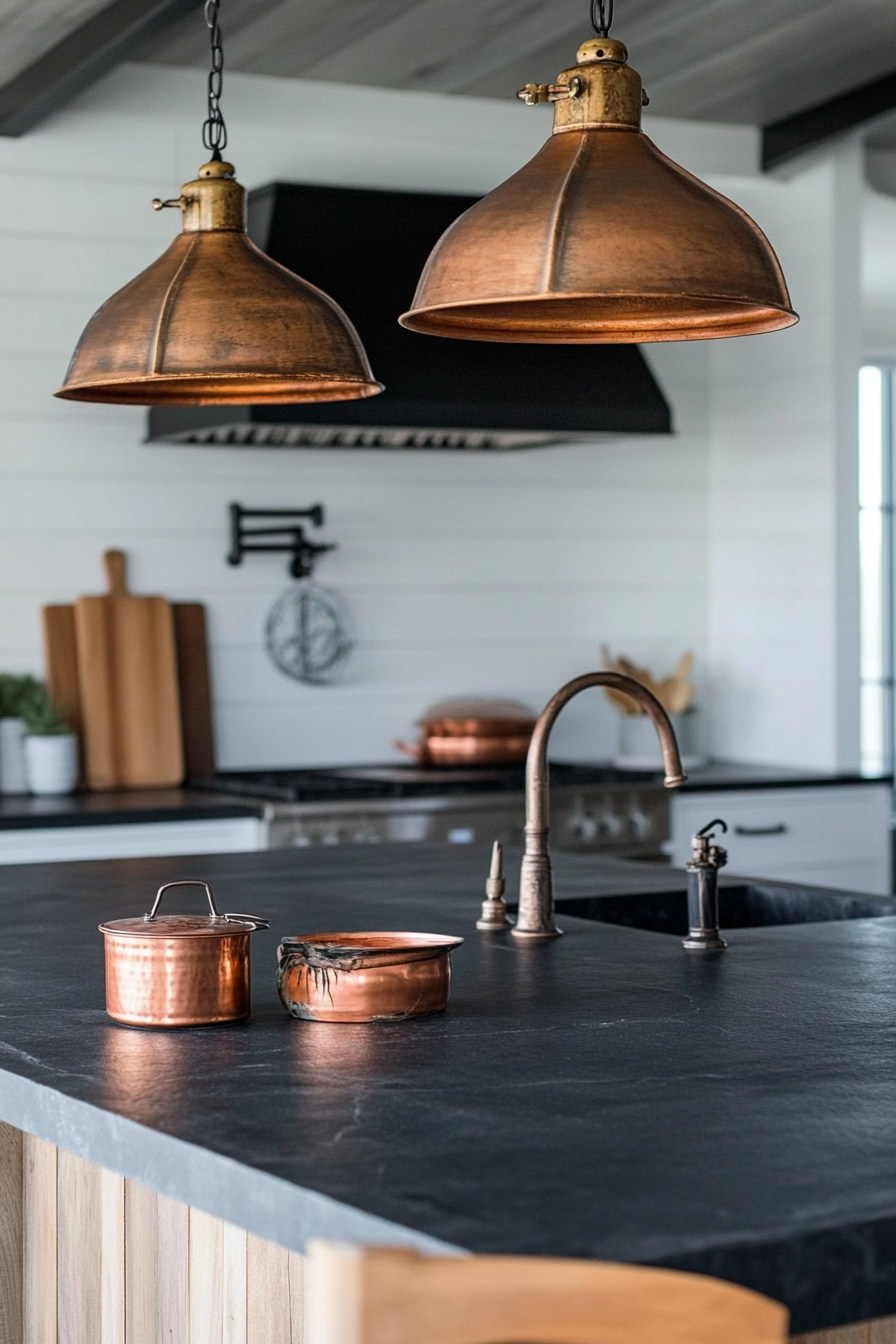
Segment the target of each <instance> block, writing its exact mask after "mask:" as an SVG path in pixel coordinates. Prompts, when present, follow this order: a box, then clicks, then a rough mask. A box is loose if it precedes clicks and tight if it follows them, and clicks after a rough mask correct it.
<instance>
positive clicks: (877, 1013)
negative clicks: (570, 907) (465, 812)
mask: <svg viewBox="0 0 896 1344" xmlns="http://www.w3.org/2000/svg"><path fill="white" fill-rule="evenodd" d="M515 867H516V864H515V860H514V858H513V857H511V860H510V863H509V868H508V875H509V878H510V882H509V886H510V895H511V896H512V892H513V888H514V885H515ZM486 871H487V853H486V851H485V850H484V849H480V848H479V847H473V846H462V847H449V848H435V847H433V848H429V847H425V846H421V847H418V846H403V845H396V846H377V847H370V848H365V847H361V846H359V847H357V848H354V849H341V850H331V851H328V850H325V849H318V850H306V851H303V852H288V851H273V852H262V853H251V854H236V855H234V854H231V855H221V856H214V857H208V858H206V857H190V858H186V859H180V860H178V859H169V858H159V859H140V860H127V861H112V862H106V863H80V864H58V865H45V866H44V865H27V866H22V867H16V868H13V867H8V868H6V869H4V870H3V872H2V874H0V879H2V897H0V918H2V938H0V1015H2V1020H0V1119H2V1120H3V1121H5V1122H6V1123H7V1124H8V1125H10V1126H14V1127H16V1129H17V1130H21V1131H24V1132H25V1133H27V1134H30V1135H35V1136H37V1137H38V1138H39V1139H42V1140H45V1141H47V1142H48V1143H51V1144H54V1145H58V1147H59V1149H60V1150H64V1151H65V1152H68V1153H73V1154H76V1155H77V1156H78V1157H80V1158H83V1159H86V1160H87V1161H88V1162H89V1163H94V1164H96V1165H97V1166H99V1167H102V1168H105V1169H107V1170H109V1171H113V1172H119V1173H121V1174H123V1175H124V1176H126V1177H128V1178H129V1179H130V1180H133V1181H136V1182H140V1183H142V1185H144V1186H146V1187H150V1188H151V1189H153V1190H157V1191H160V1192H161V1193H162V1194H164V1195H167V1196H170V1197H171V1198H173V1199H174V1200H178V1201H182V1202H183V1203H184V1204H185V1205H190V1206H193V1207H194V1208H197V1209H200V1210H205V1211H207V1212H208V1213H210V1214H213V1215H215V1216H217V1217H219V1218H221V1219H225V1220H227V1221H228V1222H229V1223H232V1224H236V1225H238V1226H239V1227H242V1228H247V1229H248V1230H249V1231H250V1232H251V1233H254V1234H256V1235H257V1236H259V1237H263V1238H267V1239H269V1240H270V1241H272V1242H276V1243H278V1244H280V1245H282V1246H286V1247H291V1248H292V1249H293V1250H296V1251H301V1249H302V1248H303V1247H304V1244H305V1240H306V1238H307V1237H308V1236H309V1235H324V1236H336V1237H342V1238H346V1239H355V1240H376V1241H387V1242H388V1241H391V1242H404V1243H411V1244H416V1245H419V1246H420V1247H422V1248H424V1249H427V1248H428V1249H437V1248H438V1247H440V1246H441V1247H452V1248H459V1249H464V1250H472V1251H480V1252H486V1251H488V1252H507V1253H527V1254H545V1255H572V1256H588V1257H595V1258H601V1259H616V1260H623V1261H631V1262H641V1263H650V1264H656V1265H666V1266H671V1267H678V1268H685V1269H692V1270H697V1271H700V1272H704V1273H709V1274H716V1275H719V1276H721V1277H724V1278H727V1279H731V1280H733V1281H736V1282H739V1283H742V1284H745V1285H748V1286H751V1287H754V1288H757V1289H759V1290H761V1291H763V1292H766V1293H769V1294H770V1295H772V1296H773V1297H776V1298H779V1299H780V1300H782V1301H784V1302H785V1303H786V1304H787V1305H788V1306H789V1307H790V1309H791V1311H792V1313H793V1328H794V1330H796V1331H805V1330H816V1329H822V1328H826V1327H832V1326H835V1325H839V1324H843V1323H847V1322H851V1321H858V1320H866V1319H869V1318H873V1317H880V1316H884V1315H888V1314H892V1313H896V918H894V917H892V916H888V917H879V918H861V919H847V920H838V921H836V922H824V923H803V924H797V925H784V926H778V927H765V928H742V929H737V930H735V931H734V932H732V933H731V934H730V935H729V942H730V948H729V950H728V951H727V952H726V953H724V954H721V955H715V956H712V955H710V956H700V955H689V954H686V953H685V952H684V951H683V950H682V949H681V946H680V944H679V942H678V940H677V939H676V938H674V937H671V936H669V935H666V934H662V933H656V932H648V931H645V930H643V929H636V928H626V927H619V926H616V925H612V924H605V923H596V922H593V921H590V920H585V919H580V918H575V917H572V916H570V915H569V914H565V915H564V916H563V918H562V919H561V921H560V922H561V925H562V926H563V927H564V929H565V934H564V936H563V937H562V938H560V939H556V940H554V941H552V942H549V943H546V944H539V945H528V944H522V945H520V944H518V943H517V942H516V941H515V940H513V939H512V938H511V937H510V936H509V935H495V934H491V935H488V934H480V933H477V931H476V929H475V927H474V922H475V919H476V916H477V914H478V909H479V905H480V902H481V900H482V890H483V884H484V878H485V875H486ZM555 872H556V889H557V896H558V900H559V902H560V905H561V909H562V904H563V901H564V899H567V900H572V899H575V898H581V897H583V896H589V895H601V894H604V895H614V894H617V895H618V894H624V893H625V892H630V893H643V892H648V891H658V892H662V891H667V892H674V891H681V890H682V889H683V877H682V874H680V873H675V872H673V871H671V870H663V869H659V868H652V867H648V866H644V867H638V866H635V865H630V864H623V863H618V862H613V861H609V860H601V859H599V858H594V857H590V856H577V855H570V854H558V855H555ZM184 876H201V877H204V878H208V879H209V880H210V881H211V882H212V884H213V886H214V888H215V892H216V895H217V896H218V898H219V906H220V908H222V909H238V910H250V911H253V912H256V913H258V914H261V915H265V916H266V917H268V918H269V919H270V920H271V924H272V928H271V931H270V932H269V933H259V934H257V935H255V936H254V937H253V1013H252V1017H251V1018H250V1019H249V1020H248V1021H247V1022H246V1023H244V1024H240V1025H236V1026H230V1027H223V1028H213V1029H203V1030H188V1031H167V1032H147V1031H134V1030H129V1029H127V1028H123V1027H119V1026H116V1025H114V1024H113V1023H112V1022H110V1021H109V1020H108V1019H107V1018H106V1016H105V1013H104V1011H103V957H102V940H101V937H100V935H99V934H98V932H97V930H96V926H97V924H98V923H99V922H100V921H101V920H103V919H107V918H116V917H119V916H125V915H132V914H140V913H142V912H143V911H144V910H146V909H147V908H148V906H149V904H150V902H151V899H152V896H153V894H154V892H155V889H156V887H157V886H158V885H159V884H160V883H161V882H163V881H168V880H171V879H173V878H177V877H184ZM190 899H191V900H195V899H196V897H195V896H194V897H190ZM577 908H579V909H582V908H584V907H582V906H579V907H577ZM879 908H881V909H892V908H893V907H892V903H888V902H886V901H884V902H881V903H880V907H879ZM723 911H724V899H723ZM723 923H724V918H723ZM362 928H383V929H389V928H392V929H416V930H423V931H428V932H438V933H449V934H460V935H462V936H463V937H465V939H466V942H465V943H464V945H463V947H461V948H460V949H459V950H458V951H457V952H456V953H455V955H454V962H453V965H454V980H453V988H452V1000H451V1004H450V1007H449V1009H448V1012H447V1013H446V1014H444V1015H442V1016H437V1017H432V1018H419V1019H416V1020H412V1021H409V1022H404V1023H394V1024H383V1023H379V1024H371V1025H335V1024H322V1023H314V1022H299V1021H295V1020H292V1019H290V1018H289V1017H287V1015H286V1014H285V1012H284V1011H283V1009H282V1007H281V1005H280V1002H279V1000H278V998H277V994H276V986H275V976H274V964H275V952H276V945H277V941H278V938H279V937H280V936H282V935H286V934H297V933H308V932H312V931H315V930H324V929H328V930H333V929H346V930H351V929H362Z"/></svg>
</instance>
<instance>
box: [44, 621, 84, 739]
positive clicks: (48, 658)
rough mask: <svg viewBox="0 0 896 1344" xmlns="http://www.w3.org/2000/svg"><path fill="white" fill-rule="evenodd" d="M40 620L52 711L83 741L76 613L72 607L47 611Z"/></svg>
mask: <svg viewBox="0 0 896 1344" xmlns="http://www.w3.org/2000/svg"><path fill="white" fill-rule="evenodd" d="M41 620H42V625H43V637H44V667H45V668H46V674H47V693H48V695H49V697H50V700H51V701H52V704H53V707H54V708H55V709H56V710H57V711H58V712H59V713H60V714H61V715H62V717H63V718H64V719H65V721H66V723H68V725H69V727H70V728H71V729H72V731H73V732H76V733H77V734H78V736H79V738H80V736H81V733H82V730H83V725H82V722H81V688H80V686H79V685H78V647H77V644H76V643H75V609H74V607H73V606H72V605H71V604H70V603H69V604H68V605H62V604H58V605H55V604H54V605H53V606H50V607H44V609H43V611H42V612H41Z"/></svg>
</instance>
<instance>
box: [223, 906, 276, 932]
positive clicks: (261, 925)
mask: <svg viewBox="0 0 896 1344" xmlns="http://www.w3.org/2000/svg"><path fill="white" fill-rule="evenodd" d="M224 918H225V919H239V920H242V921H243V922H244V923H246V924H254V925H255V927H256V929H269V928H270V927H271V921H270V920H269V919H263V918H262V916H261V915H244V914H241V913H240V912H239V911H237V910H231V911H230V912H229V913H228V914H226V915H225V916H224Z"/></svg>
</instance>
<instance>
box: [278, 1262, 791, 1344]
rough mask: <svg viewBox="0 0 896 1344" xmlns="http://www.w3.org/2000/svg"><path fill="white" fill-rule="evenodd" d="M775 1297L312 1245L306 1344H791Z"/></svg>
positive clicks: (654, 1276) (674, 1279)
mask: <svg viewBox="0 0 896 1344" xmlns="http://www.w3.org/2000/svg"><path fill="white" fill-rule="evenodd" d="M787 1330H788V1313H787V1310H786V1308H785V1307H783V1306H781V1305H780V1303H778V1302H773V1301H772V1300H771V1298H767V1297H762V1296H761V1295H760V1294H759V1293H754V1292H751V1291H750V1290H749V1289H747V1288H739V1287H736V1286H735V1285H734V1284H730V1283H724V1282H722V1281H721V1280H720V1279H712V1278H706V1277H704V1276H703V1275H700V1274H685V1273H681V1272H680V1271H678V1270H671V1269H648V1268H642V1267H640V1266H636V1265H617V1264H608V1263H604V1262H601V1261H593V1260H555V1259H541V1258H538V1259H536V1258H534V1257H533V1258H530V1257H522V1256H498V1255H479V1256H469V1257H457V1258H455V1257H448V1256H427V1255H421V1254H420V1253H419V1252H417V1251H413V1250H404V1249H395V1248H391V1247H379V1246H370V1247H365V1246H349V1245H345V1244H343V1243H340V1242H329V1241H318V1240H315V1241H312V1242H310V1243H309V1247H308V1260H307V1267H306V1327H305V1336H304V1344H784V1342H785V1340H786V1338H787Z"/></svg>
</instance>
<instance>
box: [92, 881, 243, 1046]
mask: <svg viewBox="0 0 896 1344" xmlns="http://www.w3.org/2000/svg"><path fill="white" fill-rule="evenodd" d="M172 887H203V888H204V889H205V894H206V898H207V900H208V905H209V914H207V915H160V914H159V913H158V910H159V904H160V902H161V900H162V896H163V894H164V893H165V892H166V891H170V890H171V888H172ZM267 927H268V921H267V920H266V919H261V918H260V917H259V916H258V915H242V914H226V915H222V914H219V912H218V908H217V906H216V905H215V898H214V895H213V893H212V889H211V887H210V886H209V884H208V883H207V882H197V881H182V882H166V883H165V885H164V886H162V887H159V890H158V893H157V895H156V899H155V901H154V902H153V906H152V909H151V910H150V912H149V913H148V914H146V915H142V916H138V917H137V918H131V919H111V920H108V921H107V922H106V923H105V924H100V926H99V929H100V933H101V934H102V935H103V941H104V943H105V952H106V1012H107V1013H108V1014H109V1016H110V1017H111V1018H112V1019H113V1020H114V1021H116V1022H122V1023H124V1024H125V1025H126V1026H129V1027H206V1026H214V1025H217V1024H220V1023H224V1022H238V1021H240V1019H242V1018H244V1017H248V1015H249V938H250V936H251V934H253V933H254V932H255V931H256V929H266V928H267Z"/></svg>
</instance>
